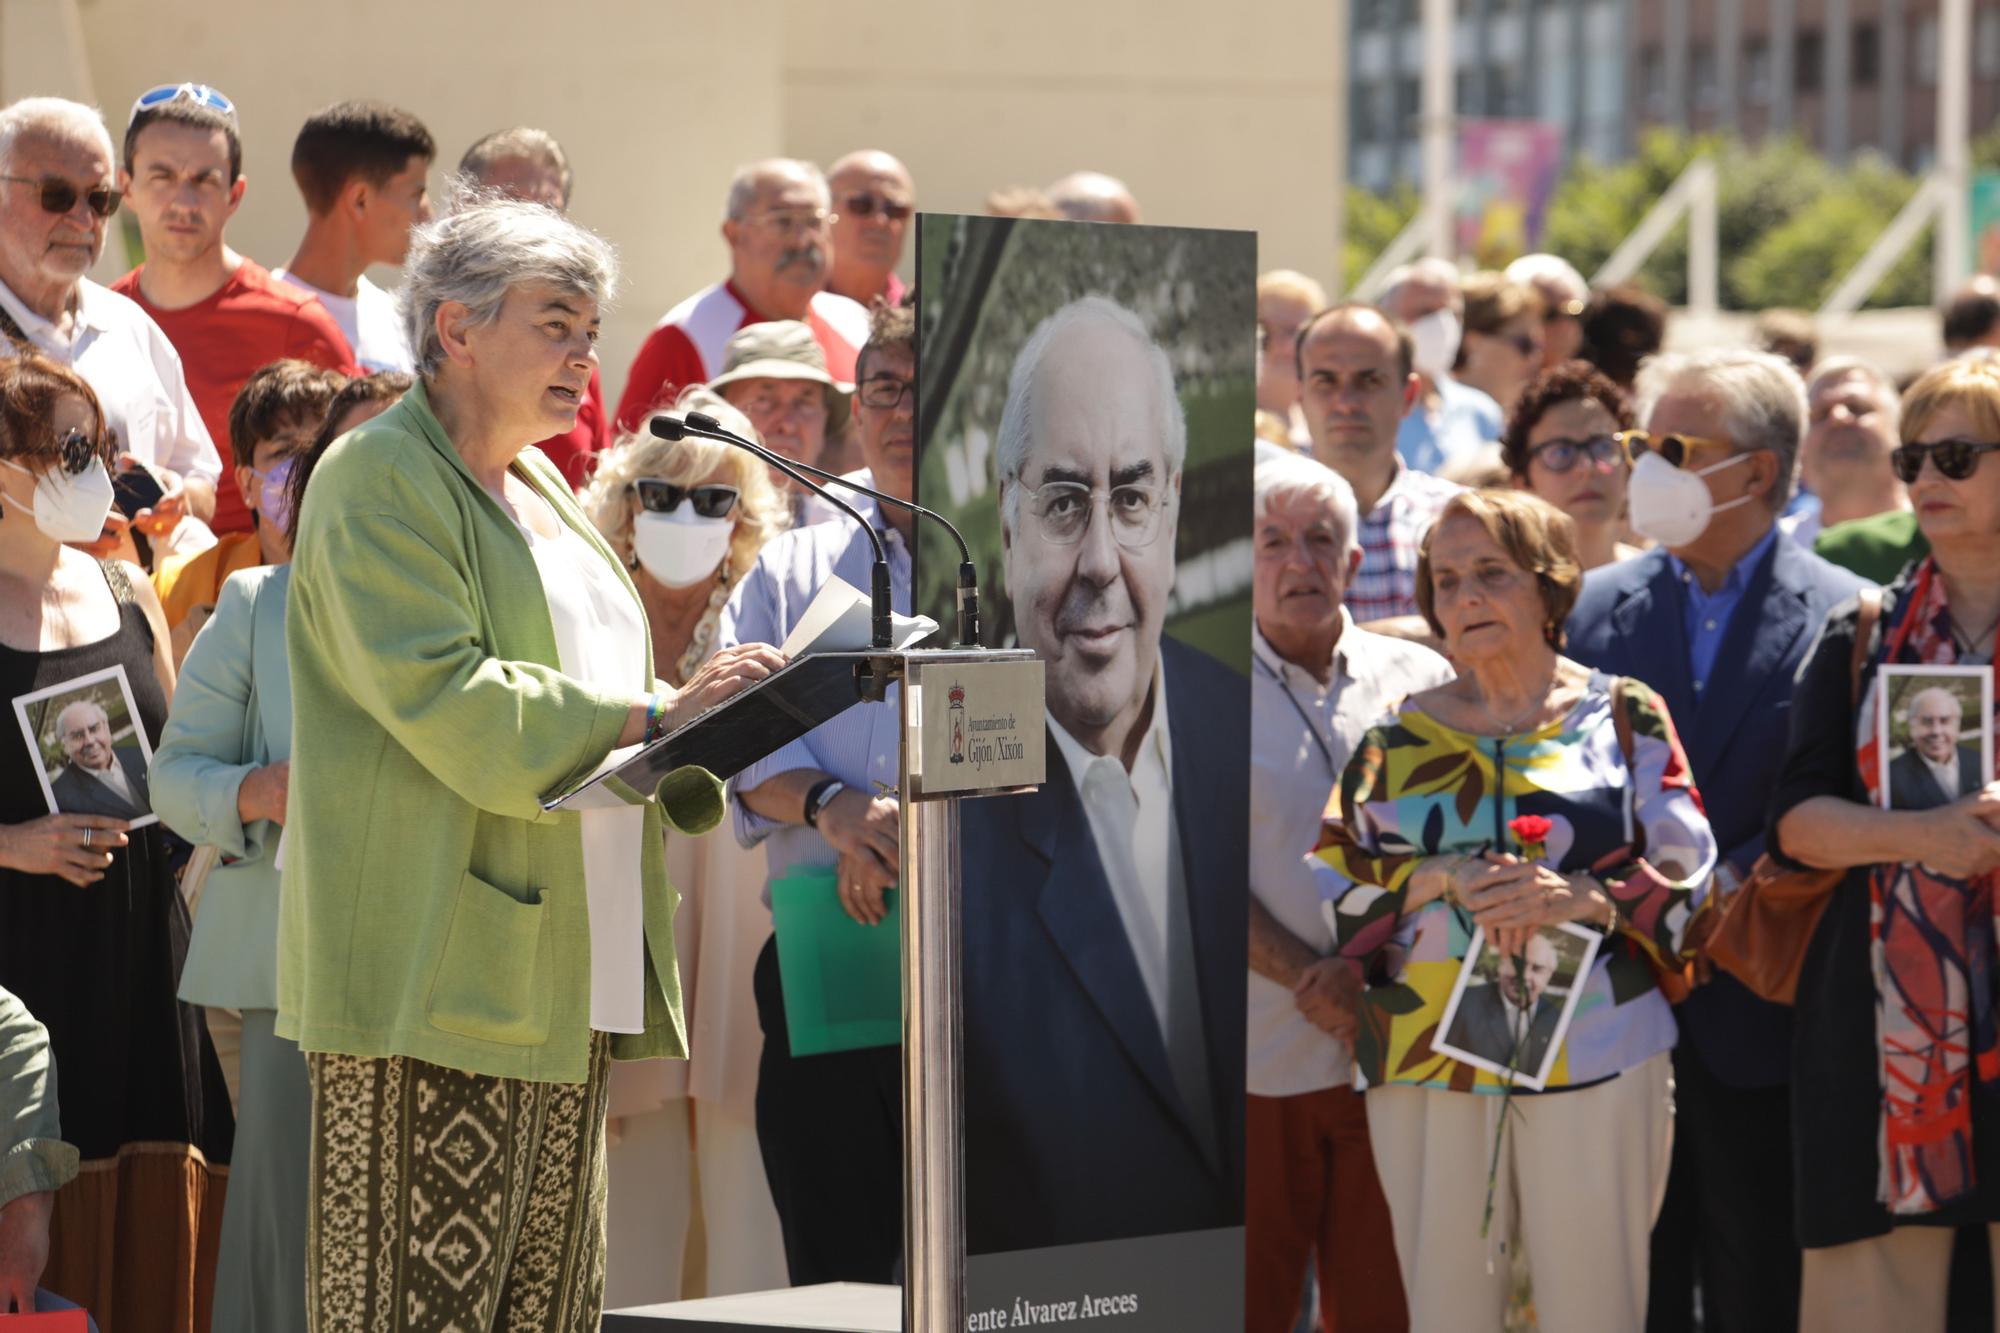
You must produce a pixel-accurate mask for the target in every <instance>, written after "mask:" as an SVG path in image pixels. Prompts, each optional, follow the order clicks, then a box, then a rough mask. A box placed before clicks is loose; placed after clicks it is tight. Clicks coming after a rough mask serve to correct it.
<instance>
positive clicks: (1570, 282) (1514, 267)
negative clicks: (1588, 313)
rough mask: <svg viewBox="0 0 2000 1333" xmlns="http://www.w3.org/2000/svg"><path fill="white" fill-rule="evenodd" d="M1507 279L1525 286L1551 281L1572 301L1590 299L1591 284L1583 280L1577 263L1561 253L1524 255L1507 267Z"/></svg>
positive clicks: (1550, 282)
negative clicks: (1573, 262)
mask: <svg viewBox="0 0 2000 1333" xmlns="http://www.w3.org/2000/svg"><path fill="white" fill-rule="evenodd" d="M1506 276H1507V281H1509V282H1513V283H1518V284H1520V285H1521V286H1523V287H1535V286H1539V285H1540V284H1542V283H1545V282H1546V283H1549V284H1551V285H1553V286H1557V287H1560V288H1562V289H1563V291H1564V292H1566V293H1567V294H1568V299H1570V300H1572V301H1587V300H1589V299H1590V284H1589V283H1587V282H1585V281H1584V280H1583V274H1581V273H1578V272H1577V271H1576V265H1574V264H1572V263H1570V262H1569V261H1568V260H1567V259H1564V258H1563V257H1562V256H1561V255H1549V254H1538V255H1522V256H1521V257H1520V258H1519V259H1517V260H1515V261H1514V262H1513V263H1511V264H1509V265H1507V268H1506Z"/></svg>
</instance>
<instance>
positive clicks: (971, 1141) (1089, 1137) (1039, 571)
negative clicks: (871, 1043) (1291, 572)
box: [961, 296, 1251, 1253]
mask: <svg viewBox="0 0 2000 1333" xmlns="http://www.w3.org/2000/svg"><path fill="white" fill-rule="evenodd" d="M1247 313H1248V312H1247V311H1246V314H1247ZM1244 369H1245V370H1246V371H1248V370H1249V369H1250V367H1249V366H1248V365H1247V364H1246V365H1245V367H1244ZM1246 382H1247V376H1246ZM995 441H996V443H995V456H996V471H997V475H998V479H999V494H998V503H999V515H998V517H999V522H1000V540H1001V547H1002V566H1003V571H1004V575H1005V578H1004V584H1005V595H1006V597H1007V599H1008V601H1009V603H1010V604H1011V607H1012V611H1013V619H1014V623H1015V628H1016V633H1017V635H1018V637H1019V640H1020V644H1021V646H1022V647H1024V648H1032V649H1034V650H1035V651H1036V652H1037V653H1038V654H1039V655H1040V657H1041V659H1042V661H1043V664H1044V672H1045V679H1046V691H1047V703H1048V724H1047V728H1048V756H1049V759H1048V769H1047V776H1046V780H1045V781H1044V783H1043V785H1042V787H1041V788H1040V789H1038V790H1036V791H1034V792H1032V793H1030V794H1026V795H1021V796H1013V797H1004V798H999V799H994V800H980V801H968V802H966V803H965V806H964V809H963V811H962V812H961V819H962V837H963V864H964V867H965V909H964V910H965V919H964V940H965V994H966V996H967V1003H966V1006H965V1017H966V1042H965V1063H966V1113H965V1119H966V1145H967V1152H966V1224H967V1235H968V1240H969V1244H970V1248H971V1250H972V1251H973V1252H974V1253H987V1252H993V1251H1000V1250H1014V1249H1025V1248H1031V1247H1039V1246H1049V1245H1062V1244H1078V1243H1083V1242H1088V1241H1097V1240H1107V1239H1115V1238H1124V1237H1132V1236H1142V1235H1150V1234H1156V1233H1163V1232H1173V1231H1190V1230H1197V1229H1207V1228H1216V1227H1224V1226H1234V1225H1237V1224H1240V1222H1241V1220H1242V1212H1243V1205H1242V1188H1243V1185H1242V1180H1243V1130H1242V1124H1243V1120H1242V1117H1243V1106H1244V1092H1243V1087H1244V1063H1243V1052H1244V1042H1245V1021H1246V1020H1245V1013H1244V1006H1245V987H1244V980H1243V968H1244V962H1243V960H1244V958H1245V956H1246V953H1247V950H1248V914H1249V906H1248V868H1247V867H1248V848H1249V840H1248V831H1247V830H1248V819H1249V806H1248V794H1247V793H1248V776H1247V773H1248V734H1249V688H1248V681H1247V679H1246V678H1245V677H1244V676H1243V675H1242V674H1239V673H1238V672H1236V671H1233V670H1231V669H1230V668H1229V667H1227V666H1225V665H1223V664H1222V663H1220V662H1218V661H1216V660H1214V659H1213V658H1211V657H1209V656H1207V655H1205V654H1203V653H1202V652H1200V651H1198V650H1196V649H1195V648H1192V647H1190V646H1188V645H1186V644H1183V643H1180V642H1178V641H1176V640H1175V639H1174V638H1172V637H1170V636H1168V635H1166V634H1165V633H1164V628H1165V623H1166V614H1167V606H1168V596H1169V593H1170V592H1171V591H1172V589H1173V585H1174V576H1175V561H1174V543H1175V533H1176V531H1177V526H1178V524H1179V521H1180V516H1181V515H1180V510H1181V503H1182V498H1183V497H1182V484H1181V482H1182V475H1181V474H1182V468H1183V464H1184V461H1185V458H1186V454H1187V423H1186V420H1185V418H1184V414H1183V410H1182V407H1181V402H1180V398H1179V395H1178V392H1177V388H1176V384H1175V376H1174V368H1173V363H1172V361H1171V360H1170V358H1169V355H1168V353H1167V351H1166V350H1165V349H1164V348H1162V347H1161V346H1159V345H1158V344H1157V343H1156V342H1155V341H1154V339H1153V337H1152V336H1151V334H1150V333H1149V332H1148V330H1147V328H1146V326H1145V324H1144V322H1143V321H1142V320H1141V319H1140V318H1139V317H1138V316H1137V315H1135V314H1134V313H1133V312H1132V311H1130V310H1128V309H1126V308H1124V307H1123V306H1121V305H1118V304H1116V303H1115V302H1113V301H1111V300H1109V299H1107V298H1104V297H1100V296H1090V297H1085V298H1082V299H1080V300H1075V301H1072V302H1070V303H1068V304H1066V305H1064V306H1062V307H1061V308H1059V309H1057V310H1056V311H1055V312H1054V313H1053V314H1051V315H1049V316H1048V317H1047V318H1045V319H1043V320H1042V321H1041V322H1040V323H1039V324H1038V325H1037V326H1036V327H1035V329H1034V331H1033V332H1032V333H1031V334H1030V335H1029V336H1028V338H1027V340H1026V342H1025V343H1024V344H1023V345H1022V347H1021V350H1020V352H1019V353H1018V355H1017V356H1016V357H1015V359H1014V362H1013V366H1012V369H1011V372H1010V374H1009V376H1008V382H1007V393H1006V397H1005V404H1004V407H1003V408H1002V411H1001V416H1000V420H999V423H998V427H997V430H996V431H995ZM1248 443H1249V442H1248V439H1247V437H1246V439H1245V447H1244V451H1243V467H1244V469H1245V470H1246V473H1247V471H1248V469H1249V467H1250V465H1251V461H1250V451H1249V448H1248ZM1244 519H1245V522H1244V535H1245V537H1246V538H1247V535H1248V513H1247V509H1246V512H1245V514H1244ZM1245 637H1246V638H1247V635H1246V636H1245Z"/></svg>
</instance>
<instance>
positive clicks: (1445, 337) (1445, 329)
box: [1410, 306, 1463, 380]
mask: <svg viewBox="0 0 2000 1333" xmlns="http://www.w3.org/2000/svg"><path fill="white" fill-rule="evenodd" d="M1462 333H1463V329H1462V328H1461V327H1460V325H1459V322H1458V316H1457V315H1455V314H1453V313H1452V310H1451V307H1450V306H1445V307H1443V308H1442V309H1439V310H1433V311H1431V312H1430V314H1428V315H1425V316H1423V317H1422V318H1420V319H1416V320H1412V321H1411V322H1410V352H1411V360H1412V362H1413V363H1414V364H1415V365H1416V368H1417V373H1418V374H1420V375H1424V376H1426V377H1428V378H1430V379H1433V380H1436V379H1442V378H1443V377H1445V376H1447V375H1449V374H1451V363H1452V362H1454V361H1456V360H1457V359H1458V340H1459V338H1460V336H1461V335H1462Z"/></svg>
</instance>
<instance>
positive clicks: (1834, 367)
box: [1806, 356, 1903, 422]
mask: <svg viewBox="0 0 2000 1333" xmlns="http://www.w3.org/2000/svg"><path fill="white" fill-rule="evenodd" d="M1850 375H1859V376H1861V378H1863V379H1865V380H1867V381H1868V382H1869V383H1870V384H1873V385H1874V386H1875V392H1876V394H1877V395H1878V396H1879V397H1880V398H1881V399H1882V404H1883V406H1884V407H1885V408H1886V409H1887V410H1888V413H1889V420H1890V421H1892V422H1900V421H1901V420H1902V419H1903V395H1902V394H1900V393H1898V392H1896V381H1894V380H1892V379H1890V378H1889V372H1888V371H1886V370H1884V369H1882V367H1880V366H1878V365H1876V364H1875V363H1874V362H1873V361H1869V360H1865V359H1864V358H1862V357H1858V356H1830V357H1828V358H1827V359H1826V360H1824V361H1822V362H1820V363H1819V364H1818V365H1816V366H1814V367H1813V373H1812V376H1811V377H1810V378H1809V379H1807V380H1806V402H1807V404H1808V405H1810V404H1811V402H1812V396H1813V395H1814V394H1816V393H1818V392H1819V387H1820V385H1822V384H1831V383H1832V382H1833V381H1835V380H1841V379H1846V378H1847V377H1848V376H1850Z"/></svg>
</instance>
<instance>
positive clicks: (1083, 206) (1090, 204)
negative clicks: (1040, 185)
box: [1048, 171, 1139, 222]
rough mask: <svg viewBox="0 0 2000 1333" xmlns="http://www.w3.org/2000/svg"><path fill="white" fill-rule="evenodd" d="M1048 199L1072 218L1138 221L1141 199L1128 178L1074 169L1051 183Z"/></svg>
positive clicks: (1072, 219) (1100, 220)
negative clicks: (1131, 189) (1128, 182)
mask: <svg viewBox="0 0 2000 1333" xmlns="http://www.w3.org/2000/svg"><path fill="white" fill-rule="evenodd" d="M1048 195H1049V202H1050V203H1052V204H1054V205H1055V206H1056V207H1057V208H1059V209H1061V210H1062V214H1063V216H1064V217H1066V218H1068V219H1069V220H1070V221H1072V222H1137V221H1138V220H1139V201H1138V200H1137V199H1134V198H1133V197H1132V192H1131V191H1130V190H1128V189H1126V188H1125V182H1124V181H1121V180H1119V179H1118V178H1117V177H1116V176H1107V175H1105V174H1104V173H1103V172H1101V171H1073V172H1071V173H1070V174H1069V175H1067V176H1065V177H1063V178H1062V179H1061V180H1059V181H1057V182H1056V183H1055V184H1054V185H1051V186H1050V187H1049V190H1048Z"/></svg>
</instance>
